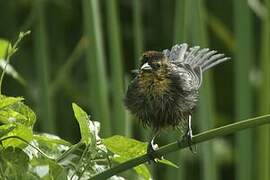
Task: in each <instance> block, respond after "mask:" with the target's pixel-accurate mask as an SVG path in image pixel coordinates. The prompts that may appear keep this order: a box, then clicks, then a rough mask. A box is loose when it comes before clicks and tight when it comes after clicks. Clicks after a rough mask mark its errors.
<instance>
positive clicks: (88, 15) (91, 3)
mask: <svg viewBox="0 0 270 180" xmlns="http://www.w3.org/2000/svg"><path fill="white" fill-rule="evenodd" d="M82 6H83V19H84V34H85V36H86V37H87V38H89V42H90V43H89V46H88V48H87V50H86V61H87V62H86V63H87V71H88V79H89V82H88V86H89V90H90V99H89V101H90V105H91V109H92V114H93V120H98V121H99V122H101V124H102V125H101V135H102V136H103V137H107V136H109V135H110V134H111V122H110V110H109V100H108V87H107V84H108V80H107V77H106V70H105V57H104V56H105V53H104V47H103V39H102V37H103V36H102V29H101V16H100V12H99V1H98V0H82Z"/></svg>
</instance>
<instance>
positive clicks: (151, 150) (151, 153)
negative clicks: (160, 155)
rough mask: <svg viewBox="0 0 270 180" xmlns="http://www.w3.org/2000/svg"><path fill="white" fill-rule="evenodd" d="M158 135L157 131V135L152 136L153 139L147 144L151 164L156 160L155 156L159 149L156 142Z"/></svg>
mask: <svg viewBox="0 0 270 180" xmlns="http://www.w3.org/2000/svg"><path fill="white" fill-rule="evenodd" d="M157 135H158V133H155V135H154V136H153V137H152V139H151V140H150V142H149V143H148V145H147V155H148V157H149V159H150V161H149V164H150V163H151V161H154V162H156V158H157V157H155V155H154V153H155V151H156V150H157V149H158V145H157V144H155V138H156V137H157Z"/></svg>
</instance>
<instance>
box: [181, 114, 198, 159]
mask: <svg viewBox="0 0 270 180" xmlns="http://www.w3.org/2000/svg"><path fill="white" fill-rule="evenodd" d="M192 137H193V134H192V128H191V115H189V116H188V128H187V131H186V133H185V134H184V136H183V139H182V141H187V143H188V147H189V149H190V151H191V152H192V153H193V154H195V153H196V147H195V150H194V149H193V147H192Z"/></svg>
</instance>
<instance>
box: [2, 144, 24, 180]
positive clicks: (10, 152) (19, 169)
mask: <svg viewBox="0 0 270 180" xmlns="http://www.w3.org/2000/svg"><path fill="white" fill-rule="evenodd" d="M0 162H1V163H0V164H1V170H2V171H3V174H5V175H8V178H9V179H22V178H23V177H24V174H25V172H27V170H28V163H29V158H28V156H27V154H26V153H24V152H23V151H22V150H21V149H20V148H16V147H15V148H13V147H7V148H5V149H3V150H2V151H1V152H0Z"/></svg>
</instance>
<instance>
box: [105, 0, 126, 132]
mask: <svg viewBox="0 0 270 180" xmlns="http://www.w3.org/2000/svg"><path fill="white" fill-rule="evenodd" d="M117 6H118V0H107V1H106V8H107V27H108V28H107V29H108V30H107V31H108V32H107V33H108V37H109V52H110V56H109V59H110V68H111V78H112V81H111V82H112V83H111V94H112V111H113V112H112V120H113V122H114V123H113V127H112V128H113V133H114V134H125V124H126V121H125V108H124V104H123V96H124V78H123V68H122V65H123V60H122V59H123V58H122V45H121V36H120V24H119V17H118V12H119V11H118V8H117Z"/></svg>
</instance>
